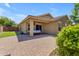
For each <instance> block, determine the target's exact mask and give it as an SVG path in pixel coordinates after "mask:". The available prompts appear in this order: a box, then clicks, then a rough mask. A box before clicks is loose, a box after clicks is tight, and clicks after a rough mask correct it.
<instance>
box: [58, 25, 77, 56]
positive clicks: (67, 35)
mask: <svg viewBox="0 0 79 59" xmlns="http://www.w3.org/2000/svg"><path fill="white" fill-rule="evenodd" d="M57 45H58V51H59V54H60V55H64V56H67V55H68V56H75V55H79V24H78V25H74V26H71V25H70V26H67V27H64V28H63V29H62V30H61V32H60V33H59V34H58V37H57Z"/></svg>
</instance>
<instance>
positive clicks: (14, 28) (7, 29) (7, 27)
mask: <svg viewBox="0 0 79 59" xmlns="http://www.w3.org/2000/svg"><path fill="white" fill-rule="evenodd" d="M3 31H19V29H18V27H11V26H4V27H3Z"/></svg>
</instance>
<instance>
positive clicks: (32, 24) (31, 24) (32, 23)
mask: <svg viewBox="0 0 79 59" xmlns="http://www.w3.org/2000/svg"><path fill="white" fill-rule="evenodd" d="M33 32H34V22H33V20H30V36H33V34H34V33H33Z"/></svg>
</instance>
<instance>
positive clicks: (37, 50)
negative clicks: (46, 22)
mask: <svg viewBox="0 0 79 59" xmlns="http://www.w3.org/2000/svg"><path fill="white" fill-rule="evenodd" d="M22 38H23V39H22ZM21 39H22V40H23V41H20V42H18V40H19V38H18V37H16V36H13V37H7V38H2V39H0V40H2V42H0V55H9V54H10V55H12V56H48V55H49V53H50V52H51V51H52V50H53V49H54V48H56V47H57V46H56V38H55V37H54V36H51V35H46V34H43V35H36V36H34V37H29V36H25V35H23V36H22V37H21ZM21 39H20V40H21Z"/></svg>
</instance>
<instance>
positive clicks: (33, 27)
mask: <svg viewBox="0 0 79 59" xmlns="http://www.w3.org/2000/svg"><path fill="white" fill-rule="evenodd" d="M67 20H68V17H67V15H64V16H59V17H55V18H54V17H53V16H52V15H51V14H49V13H48V14H43V15H39V16H31V15H29V16H27V17H26V18H25V19H24V20H23V21H22V22H21V23H20V24H19V29H20V31H22V32H23V33H29V35H30V36H33V35H34V33H48V34H57V33H58V32H59V31H60V30H61V28H62V27H63V26H67Z"/></svg>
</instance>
